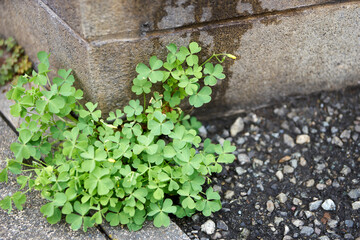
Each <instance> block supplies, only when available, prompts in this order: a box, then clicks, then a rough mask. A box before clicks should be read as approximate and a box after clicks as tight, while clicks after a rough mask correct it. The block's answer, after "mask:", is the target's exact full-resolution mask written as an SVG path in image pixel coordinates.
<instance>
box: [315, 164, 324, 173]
mask: <svg viewBox="0 0 360 240" xmlns="http://www.w3.org/2000/svg"><path fill="white" fill-rule="evenodd" d="M325 167H326V164H325V163H319V164H316V166H315V169H316V170H317V171H318V172H321V171H322V170H324V169H325Z"/></svg>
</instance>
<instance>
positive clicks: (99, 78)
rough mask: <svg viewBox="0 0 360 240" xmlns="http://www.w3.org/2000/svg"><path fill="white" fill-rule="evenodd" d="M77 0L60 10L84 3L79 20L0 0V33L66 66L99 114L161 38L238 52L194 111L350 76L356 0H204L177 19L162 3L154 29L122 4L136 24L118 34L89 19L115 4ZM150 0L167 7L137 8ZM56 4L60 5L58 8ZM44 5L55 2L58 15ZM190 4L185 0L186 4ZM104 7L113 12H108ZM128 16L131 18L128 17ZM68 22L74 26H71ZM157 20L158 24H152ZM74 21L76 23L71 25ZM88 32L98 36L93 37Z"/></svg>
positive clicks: (321, 86)
mask: <svg viewBox="0 0 360 240" xmlns="http://www.w3.org/2000/svg"><path fill="white" fill-rule="evenodd" d="M75 2H76V1H75ZM78 2H79V3H80V4H79V5H76V4H75V3H73V2H71V1H66V2H65V3H64V9H67V8H70V7H72V6H73V7H74V8H76V7H79V8H80V9H83V10H84V11H89V12H88V13H87V14H85V16H88V17H89V18H88V20H84V21H85V22H84V21H83V20H81V21H80V23H79V22H77V23H75V22H73V23H71V21H70V20H69V21H65V20H63V19H62V18H60V17H59V16H63V17H64V18H66V17H69V16H66V15H64V13H62V12H61V11H60V10H59V8H58V7H54V6H55V5H54V4H55V3H57V1H56V0H47V1H46V3H47V4H48V5H49V6H50V7H49V6H48V5H46V4H45V3H44V2H43V1H41V0H26V1H20V0H13V1H10V0H5V1H1V2H0V7H1V8H3V9H6V11H0V33H1V34H4V35H6V36H10V35H13V36H14V37H15V38H16V39H18V41H19V42H20V44H22V45H23V46H24V47H25V49H26V51H27V52H28V53H29V55H30V56H31V58H32V59H34V58H35V55H36V52H37V51H39V50H46V51H51V52H52V54H53V57H51V59H50V60H51V62H52V65H53V66H54V67H55V68H72V69H73V70H74V72H75V76H76V77H77V79H78V81H77V82H78V86H79V87H81V88H82V89H83V90H84V91H85V96H86V97H87V99H88V100H91V101H97V102H99V106H100V108H101V109H102V110H103V112H104V113H105V114H106V113H107V112H108V111H110V110H113V109H114V108H121V107H122V106H124V104H126V103H127V101H128V100H129V99H131V98H133V97H135V96H134V95H133V94H132V93H131V91H130V86H131V83H132V80H133V78H134V77H135V76H136V72H135V66H136V64H137V63H139V62H147V61H148V59H149V57H150V56H151V55H157V56H159V57H165V53H166V52H165V46H166V45H167V44H168V43H170V42H175V43H176V44H178V45H181V44H188V43H189V42H191V41H198V42H199V43H200V45H201V46H203V49H204V53H203V55H202V56H201V59H202V60H205V56H209V55H211V54H212V53H213V52H228V53H232V54H235V55H237V56H238V59H237V60H235V61H233V60H227V61H226V63H225V71H226V74H227V79H226V80H224V81H222V82H220V83H219V84H218V85H217V86H215V88H214V91H213V99H214V101H212V102H211V103H209V104H207V105H206V106H205V108H203V109H200V110H199V111H198V114H202V113H207V117H211V116H213V117H214V116H219V114H224V113H225V112H229V111H230V112H231V111H237V110H239V109H243V108H247V107H254V106H258V105H261V104H266V103H268V102H270V101H271V100H273V99H277V98H279V97H282V96H285V95H291V94H307V93H311V92H314V91H319V90H330V89H336V88H341V87H344V86H349V85H354V84H357V83H358V80H359V76H360V67H359V64H360V61H359V60H360V54H359V52H360V47H359V37H358V36H359V35H360V28H359V27H358V26H359V25H360V18H359V16H360V2H358V1H345V2H344V1H339V2H333V1H331V2H329V1H320V0H307V1H305V0H304V1H301V0H292V1H286V2H284V1H279V0H266V1H265V0H263V1H261V2H260V1H250V0H248V1H240V2H236V3H237V4H239V5H240V6H241V7H238V8H240V10H239V9H238V10H236V11H235V10H234V9H236V7H235V8H234V6H233V5H232V4H231V2H230V1H229V2H228V1H224V3H223V6H224V9H232V11H233V14H230V13H229V14H227V13H226V11H225V10H224V16H220V15H217V14H220V12H221V11H220V10H219V9H217V7H218V5H219V4H217V5H216V4H215V3H216V2H215V1H210V2H209V3H207V4H205V3H203V7H204V6H206V7H209V8H211V9H212V10H211V11H210V10H209V12H211V17H208V18H207V17H199V16H200V15H199V14H198V15H196V14H195V15H194V19H195V20H194V21H193V20H191V21H189V22H185V23H184V22H181V21H179V22H178V20H177V19H176V18H174V19H172V18H171V17H173V16H172V15H171V11H174V13H175V12H177V11H175V10H174V9H173V10H171V11H170V10H169V13H167V15H165V13H164V14H160V13H157V14H160V15H161V16H160V17H156V20H154V22H153V24H154V28H153V29H150V30H147V31H142V30H141V27H140V28H139V27H138V26H139V24H140V22H142V20H141V21H140V19H142V17H143V16H142V15H141V16H140V15H139V16H140V17H138V18H136V17H134V18H135V19H133V18H132V17H131V16H137V14H134V15H131V14H130V13H128V14H129V15H128V16H129V19H128V21H133V23H134V22H135V23H136V24H135V23H134V24H133V23H129V26H132V27H129V29H128V33H130V35H126V34H125V35H123V34H121V33H119V32H117V30H116V29H115V28H112V26H107V25H106V24H112V23H111V22H109V21H108V20H106V24H105V23H104V25H103V26H104V27H103V28H101V27H100V26H101V23H98V22H96V21H100V20H99V19H101V18H95V17H94V16H99V13H100V12H104V14H105V15H106V14H108V13H107V12H106V11H104V8H105V9H107V8H108V7H109V6H114V9H115V8H117V5H116V4H115V5H111V4H110V5H109V6H108V5H107V4H96V3H93V2H92V0H78ZM110 2H111V1H109V3H110ZM200 2H202V1H200ZM234 2H235V1H234ZM90 3H91V4H94V9H90V10H89V9H87V8H86V6H87V5H86V4H90ZM158 3H161V4H163V6H165V7H164V8H163V9H165V11H166V9H170V8H166V6H168V4H170V2H168V1H156V3H154V5H151V4H148V5H147V8H146V9H147V10H148V11H145V12H146V13H144V16H145V15H146V16H147V13H149V14H150V13H152V12H153V10H151V8H152V7H153V6H154V8H155V6H157V5H156V4H158ZM51 4H53V5H51ZM66 4H70V5H69V6H68V7H66ZM71 4H73V5H71ZM126 4H128V5H126ZM129 4H130V5H129ZM131 4H133V5H131ZM164 4H165V5H164ZM174 4H175V5H174ZM174 4H173V3H171V4H170V5H171V6H172V7H175V8H177V7H179V6H180V7H182V8H185V9H186V8H189V7H191V6H193V5H191V4H190V3H189V2H188V1H185V0H183V1H177V2H176V3H174ZM199 4H200V3H199ZM249 4H250V5H251V6H250V5H249ZM170 5H169V6H170ZM126 6H127V7H126ZM129 6H132V7H133V8H135V9H136V8H137V7H139V6H140V5H139V2H137V1H128V2H126V1H125V2H124V5H123V6H122V7H123V8H124V9H128V8H130V7H129ZM231 6H232V7H231ZM141 7H143V6H142V5H141ZM52 8H54V9H57V11H58V14H59V15H58V14H56V13H55V12H54V11H53V10H52ZM120 8H121V7H120ZM198 8H199V7H198V6H197V5H196V6H195V5H194V6H193V9H198ZM96 9H102V10H101V11H100V10H96ZM216 9H217V10H216ZM246 9H247V10H246ZM110 10H111V9H110ZM110 10H109V11H110ZM59 11H60V12H59ZM99 11H100V12H99ZM114 11H115V10H114ZM124 11H125V10H124ZM134 11H135V10H134ZM194 11H195V10H194ZM204 11H207V10H204ZM75 12H76V13H77V11H75ZM110 12H111V11H110ZM125 12H130V10H128V11H125ZM135 12H136V11H135ZM189 12H191V9H190V10H189V9H188V10H187V11H182V10H181V11H180V10H179V11H178V13H179V16H182V18H185V19H184V21H187V20H188V19H192V17H190V16H187V17H186V16H185V15H182V14H180V13H184V14H188V13H189ZM195 12H196V11H195ZM235 12H236V14H235ZM239 12H241V14H243V15H241V14H240V15H239ZM225 13H226V14H225ZM109 14H110V13H109ZM251 14H252V15H251ZM110 15H111V14H110ZM110 15H109V16H110ZM125 15H126V14H125ZM150 15H151V14H150ZM173 15H174V14H173ZM209 15H210V14H209ZM249 15H250V16H249ZM70 16H71V15H70ZM90 16H92V17H90ZM112 16H114V18H115V15H114V14H112ZM174 16H177V15H174ZM201 16H202V15H201ZM109 18H111V17H109ZM89 19H91V20H89ZM104 19H107V18H106V17H104ZM154 19H155V18H154ZM164 19H165V20H164ZM138 20H139V21H140V22H136V21H138ZM211 21H213V22H211ZM91 22H93V24H92V23H91ZM115 22H116V21H115V20H114V23H115ZM85 23H86V24H90V25H89V26H93V27H94V28H97V27H99V29H98V30H96V31H95V30H94V31H95V33H94V34H93V33H92V32H91V31H90V30H91V29H92V28H91V27H86V26H85V25H83V24H85ZM167 23H169V24H167ZM170 23H172V24H173V25H171V24H170ZM69 24H80V25H81V26H80V27H71V26H70V25H69ZM97 24H98V25H97ZM121 24H125V22H122V23H117V24H114V25H116V26H119V29H122V30H124V29H125V28H124V25H122V26H121ZM150 25H151V24H150ZM160 25H161V26H162V27H160V28H159V27H158V26H160ZM34 26H35V27H34ZM155 26H156V27H155ZM20 29H21V30H20ZM78 29H80V30H81V31H82V32H80V33H78V32H77V30H78ZM84 29H88V30H86V31H85V30H84ZM109 29H111V31H109ZM139 29H140V30H139ZM102 31H103V32H102ZM126 31H127V30H126ZM109 32H111V33H109ZM97 33H99V34H100V33H101V34H103V35H101V36H98V35H97ZM112 33H113V34H112ZM210 113H211V114H213V115H211V114H210Z"/></svg>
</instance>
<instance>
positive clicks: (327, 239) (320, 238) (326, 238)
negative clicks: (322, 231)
mask: <svg viewBox="0 0 360 240" xmlns="http://www.w3.org/2000/svg"><path fill="white" fill-rule="evenodd" d="M319 240H330V238H329V237H328V236H321V237H319Z"/></svg>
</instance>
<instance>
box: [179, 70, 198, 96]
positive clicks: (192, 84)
mask: <svg viewBox="0 0 360 240" xmlns="http://www.w3.org/2000/svg"><path fill="white" fill-rule="evenodd" d="M198 80H199V79H197V78H191V79H189V78H188V77H187V76H186V75H182V76H181V78H180V82H179V87H182V88H185V92H186V93H187V94H189V95H193V94H195V93H196V92H197V90H198V88H199V86H198V85H197V84H196V83H197V82H198Z"/></svg>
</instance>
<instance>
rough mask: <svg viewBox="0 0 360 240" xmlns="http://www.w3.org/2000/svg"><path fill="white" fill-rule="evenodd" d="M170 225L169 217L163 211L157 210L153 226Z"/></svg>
mask: <svg viewBox="0 0 360 240" xmlns="http://www.w3.org/2000/svg"><path fill="white" fill-rule="evenodd" d="M169 225H170V218H169V216H168V215H167V214H166V213H164V212H159V213H158V214H157V215H156V217H155V218H154V226H155V227H158V228H159V227H161V226H164V227H168V226H169Z"/></svg>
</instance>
